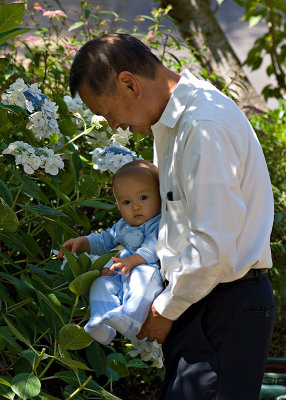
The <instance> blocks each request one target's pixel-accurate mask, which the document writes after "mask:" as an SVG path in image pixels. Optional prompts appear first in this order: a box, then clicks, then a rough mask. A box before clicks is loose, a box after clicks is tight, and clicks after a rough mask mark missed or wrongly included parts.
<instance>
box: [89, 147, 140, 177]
mask: <svg viewBox="0 0 286 400" xmlns="http://www.w3.org/2000/svg"><path fill="white" fill-rule="evenodd" d="M91 154H92V161H93V163H94V165H93V168H94V169H97V170H99V171H107V170H109V171H110V172H112V173H115V172H116V171H117V170H118V169H119V168H120V167H122V166H123V165H125V164H127V163H129V162H131V161H134V160H136V159H137V157H136V153H135V152H134V151H131V150H129V149H127V148H126V147H124V146H122V145H121V144H120V143H118V142H114V143H112V144H110V145H109V146H107V147H105V148H104V149H103V148H96V149H95V150H93V151H92V152H91Z"/></svg>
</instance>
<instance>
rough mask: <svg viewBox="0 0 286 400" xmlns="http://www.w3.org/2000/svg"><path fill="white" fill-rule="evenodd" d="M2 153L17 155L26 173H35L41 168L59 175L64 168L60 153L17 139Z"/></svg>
mask: <svg viewBox="0 0 286 400" xmlns="http://www.w3.org/2000/svg"><path fill="white" fill-rule="evenodd" d="M2 154H11V155H12V156H14V157H15V163H16V165H19V164H20V165H22V166H23V168H24V171H25V172H26V174H29V175H31V174H33V173H34V172H35V171H36V170H38V169H39V168H42V169H44V171H45V172H46V173H47V174H51V175H57V174H58V172H59V169H63V168H64V162H63V160H62V159H61V157H60V156H59V155H58V154H55V153H54V151H53V150H52V149H49V148H47V147H43V148H41V147H38V148H35V147H33V146H31V145H29V144H28V143H25V142H22V141H17V142H13V143H10V144H9V146H8V147H7V149H5V150H4V151H3V152H2Z"/></svg>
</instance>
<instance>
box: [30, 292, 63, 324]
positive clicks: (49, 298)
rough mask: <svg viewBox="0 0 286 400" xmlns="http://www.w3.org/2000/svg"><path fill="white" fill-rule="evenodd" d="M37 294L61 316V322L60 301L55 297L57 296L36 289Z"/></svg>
mask: <svg viewBox="0 0 286 400" xmlns="http://www.w3.org/2000/svg"><path fill="white" fill-rule="evenodd" d="M36 292H37V294H38V296H39V297H40V298H41V299H42V300H43V301H44V302H45V303H46V304H47V305H48V306H49V307H50V308H51V309H52V310H53V311H55V313H56V314H57V315H58V316H59V317H60V318H61V320H62V322H63V316H62V305H61V303H60V301H59V300H58V299H57V296H56V295H55V294H54V293H49V294H44V293H42V292H41V291H39V290H36Z"/></svg>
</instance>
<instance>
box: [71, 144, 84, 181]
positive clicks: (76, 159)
mask: <svg viewBox="0 0 286 400" xmlns="http://www.w3.org/2000/svg"><path fill="white" fill-rule="evenodd" d="M72 165H73V167H74V170H75V173H76V178H77V179H78V178H79V172H80V171H81V170H82V161H81V158H80V156H79V153H78V152H77V151H74V152H73V154H72Z"/></svg>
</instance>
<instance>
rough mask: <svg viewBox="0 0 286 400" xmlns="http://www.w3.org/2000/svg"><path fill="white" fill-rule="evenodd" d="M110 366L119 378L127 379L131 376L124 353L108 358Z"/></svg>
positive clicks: (113, 354)
mask: <svg viewBox="0 0 286 400" xmlns="http://www.w3.org/2000/svg"><path fill="white" fill-rule="evenodd" d="M107 362H108V366H109V367H110V368H111V369H113V371H115V372H116V373H117V375H118V376H119V378H125V377H126V376H129V375H130V371H129V370H128V368H127V366H126V364H127V362H126V359H125V357H124V356H123V354H122V353H111V354H108V356H107Z"/></svg>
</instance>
